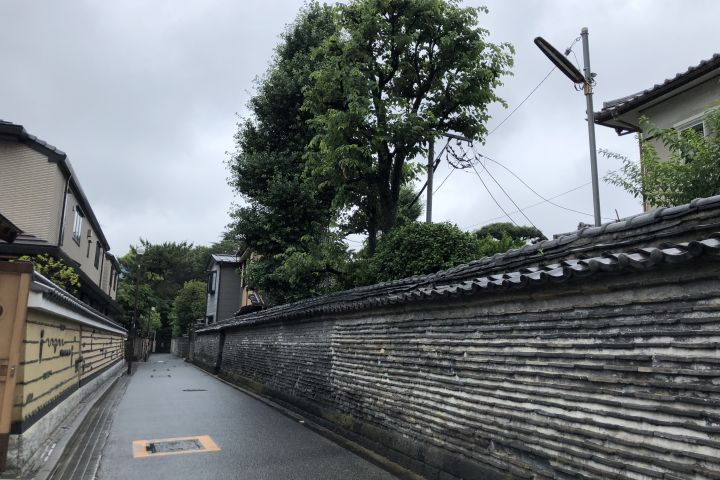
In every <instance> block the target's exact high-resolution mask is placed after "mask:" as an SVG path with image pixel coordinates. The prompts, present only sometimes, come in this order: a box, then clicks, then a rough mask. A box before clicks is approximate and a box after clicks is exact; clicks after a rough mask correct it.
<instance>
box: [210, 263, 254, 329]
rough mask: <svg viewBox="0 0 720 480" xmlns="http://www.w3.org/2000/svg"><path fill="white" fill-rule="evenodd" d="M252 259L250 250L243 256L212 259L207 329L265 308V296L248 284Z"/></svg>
mask: <svg viewBox="0 0 720 480" xmlns="http://www.w3.org/2000/svg"><path fill="white" fill-rule="evenodd" d="M252 257H253V255H252V254H251V252H250V250H249V249H246V250H244V251H243V253H241V254H239V255H231V254H214V255H213V256H212V259H211V262H210V266H209V267H208V279H207V307H206V314H205V324H206V325H209V324H211V323H215V322H218V321H221V320H226V319H228V318H232V317H234V316H235V315H238V314H240V313H245V312H248V311H255V310H259V309H261V308H263V307H264V305H265V302H264V300H263V298H262V297H261V295H260V294H258V293H257V292H255V291H254V290H253V289H252V288H251V287H250V286H249V285H248V282H247V267H248V264H249V262H250V261H251V260H252Z"/></svg>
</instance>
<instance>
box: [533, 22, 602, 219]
mask: <svg viewBox="0 0 720 480" xmlns="http://www.w3.org/2000/svg"><path fill="white" fill-rule="evenodd" d="M580 36H581V37H582V45H583V65H584V68H583V73H580V71H579V70H578V69H577V68H575V66H574V65H573V64H572V63H570V60H568V59H567V58H566V57H565V56H563V55H562V54H561V53H560V52H559V51H557V49H555V47H553V46H552V45H550V44H549V43H548V42H547V41H546V40H545V39H544V38H542V37H537V38H535V45H537V46H538V48H539V49H540V51H542V52H543V53H544V54H545V56H547V57H548V58H549V59H550V61H551V62H552V63H553V64H554V65H555V66H556V67H557V68H558V70H560V71H561V72H562V73H563V74H564V75H565V76H566V77H568V78H569V79H570V81H572V82H573V83H575V84H582V85H583V91H584V93H585V98H586V103H587V122H588V139H589V143H590V169H591V171H592V190H593V211H594V216H595V226H596V227H599V226H600V190H599V186H598V172H597V150H596V147H595V112H594V110H593V99H592V86H593V77H594V74H593V73H592V72H591V71H590V45H589V43H588V29H587V27H583V29H582V30H581V31H580ZM569 52H570V49H568V50H567V51H566V53H569Z"/></svg>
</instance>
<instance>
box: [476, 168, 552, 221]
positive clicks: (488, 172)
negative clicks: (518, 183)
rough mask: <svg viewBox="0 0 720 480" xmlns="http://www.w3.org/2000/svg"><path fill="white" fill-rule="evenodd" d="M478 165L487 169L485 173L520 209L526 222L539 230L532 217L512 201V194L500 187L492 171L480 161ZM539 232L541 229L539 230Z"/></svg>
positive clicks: (513, 202)
mask: <svg viewBox="0 0 720 480" xmlns="http://www.w3.org/2000/svg"><path fill="white" fill-rule="evenodd" d="M478 163H479V164H480V165H482V167H483V169H485V171H486V172H487V174H488V175H490V178H492V181H493V182H495V184H496V185H497V186H498V187H499V188H500V190H502V192H503V193H504V194H505V196H506V197H507V198H508V199H509V200H510V201H511V202H512V204H513V205H515V208H517V209H518V211H519V212H520V213H521V214H522V216H523V217H525V220H527V221H528V222H529V223H530V225H532V226H533V227H535V228H536V229H538V228H537V226H536V225H535V224H534V223H533V221H532V220H530V217H528V216H527V215H526V214H525V212H523V210H522V209H521V208H520V206H519V205H518V204H517V203H515V200H513V199H512V197H511V196H510V194H509V193H507V191H505V189H504V188H503V186H502V185H500V182H498V181H497V179H496V178H495V177H494V176H493V174H492V173H490V170H488V169H487V167H486V166H485V165H484V164H483V163H481V162H479V161H478ZM538 230H539V229H538Z"/></svg>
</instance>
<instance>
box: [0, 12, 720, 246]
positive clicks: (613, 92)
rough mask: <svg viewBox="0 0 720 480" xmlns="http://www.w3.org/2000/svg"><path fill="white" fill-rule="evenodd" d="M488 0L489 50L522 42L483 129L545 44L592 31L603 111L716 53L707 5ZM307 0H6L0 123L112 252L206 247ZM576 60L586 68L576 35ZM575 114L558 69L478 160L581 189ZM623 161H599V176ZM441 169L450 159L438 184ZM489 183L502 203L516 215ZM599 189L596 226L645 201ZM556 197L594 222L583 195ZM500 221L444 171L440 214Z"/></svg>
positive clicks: (549, 184) (469, 180) (553, 211)
mask: <svg viewBox="0 0 720 480" xmlns="http://www.w3.org/2000/svg"><path fill="white" fill-rule="evenodd" d="M483 3H484V4H486V5H487V6H488V7H489V8H490V13H489V14H488V15H483V16H482V25H483V26H484V27H486V28H487V29H488V30H489V31H490V38H491V40H492V41H494V42H496V43H497V42H505V41H507V42H510V43H512V44H513V45H514V46H515V48H516V56H515V66H514V67H513V72H514V76H512V77H508V78H507V79H506V80H505V85H504V87H503V88H502V89H501V91H500V94H501V96H502V97H503V98H504V99H505V100H507V102H508V103H509V104H510V108H509V109H508V110H504V109H502V108H500V107H493V108H492V113H493V119H492V120H491V121H490V123H489V125H488V127H489V129H491V130H492V129H493V128H494V126H495V125H497V124H498V123H499V122H500V121H501V120H502V119H503V118H504V117H505V116H506V115H507V114H508V113H509V111H510V110H511V109H512V108H514V107H515V106H516V105H517V104H518V103H519V102H521V101H522V99H523V98H525V97H526V96H527V95H528V93H529V92H530V91H531V90H532V89H533V88H534V87H535V86H536V85H537V84H538V83H539V82H540V81H541V80H542V79H543V77H545V75H546V74H547V73H548V72H549V71H550V70H551V68H552V66H551V64H550V63H549V62H548V60H547V59H546V58H545V57H544V56H543V55H542V54H541V53H540V51H539V50H538V49H537V48H536V47H535V46H534V44H533V39H534V38H535V37H536V36H538V35H540V36H543V37H544V38H545V39H547V40H548V41H549V42H551V43H552V44H554V45H555V46H556V47H558V48H559V49H564V48H565V47H567V46H568V45H570V44H571V43H572V42H573V40H574V39H575V38H576V37H578V36H579V32H580V29H581V27H583V26H587V27H588V28H589V30H590V48H591V60H592V69H593V71H594V72H596V73H597V86H596V89H595V107H596V108H595V110H599V109H600V108H601V106H602V102H603V101H607V100H611V99H614V98H617V97H621V96H625V95H627V94H630V93H633V92H636V91H638V90H642V89H644V88H647V87H650V86H651V85H653V84H654V83H658V82H661V81H662V80H664V79H665V78H667V77H671V76H674V75H675V74H676V73H678V72H681V71H684V70H685V69H686V68H687V67H688V66H690V65H695V64H697V63H699V61H700V60H703V59H706V58H709V57H710V56H712V54H713V53H715V52H716V51H717V48H718V47H717V45H718V44H720V42H719V40H720V33H719V30H718V29H717V19H718V18H720V2H717V1H716V0H705V1H702V0H694V1H692V2H681V1H679V0H676V1H659V0H643V1H625V0H616V1H609V0H607V1H592V2H590V1H587V0H582V1H569V0H557V1H529V0H522V1H521V0H516V1H507V0H494V1H489V2H483ZM301 4H302V2H299V1H288V0H284V1H272V0H263V1H254V0H253V1H251V0H245V1H237V0H197V1H183V0H155V1H148V0H122V1H117V2H108V1H105V0H91V1H75V0H66V1H63V2H58V1H55V0H45V1H31V2H30V1H27V0H0V118H2V119H4V120H7V121H11V122H15V123H20V124H22V125H24V126H25V127H26V129H27V130H28V131H29V132H30V133H32V134H35V135H37V136H38V137H40V138H41V139H43V140H45V141H47V142H49V143H51V144H53V145H55V146H57V147H58V148H60V149H61V150H63V151H65V152H66V153H67V154H68V156H69V158H70V160H71V162H72V164H73V166H74V169H75V171H76V172H77V174H78V177H79V179H80V182H81V184H82V185H83V188H84V190H85V192H86V194H87V196H88V197H89V199H90V202H91V204H92V206H93V209H94V210H95V213H96V215H97V217H98V219H99V220H100V222H101V224H102V227H103V230H104V232H105V234H106V236H107V237H108V240H109V241H110V244H111V246H112V252H113V253H115V254H116V255H123V254H124V253H126V252H127V250H128V246H129V245H130V244H131V243H132V244H136V243H137V241H138V238H139V237H143V238H146V239H148V240H150V241H151V242H153V243H157V242H163V241H181V240H188V241H191V242H193V243H195V244H209V243H211V242H213V241H215V240H217V239H218V238H219V235H220V234H221V232H222V231H223V229H224V227H225V225H226V224H227V223H228V221H229V217H228V210H229V208H230V206H231V204H232V202H233V201H239V199H236V198H234V195H233V192H232V190H231V189H230V187H228V186H227V183H226V177H227V170H226V168H225V165H224V162H225V160H226V159H227V155H226V153H225V152H227V151H231V150H232V149H233V134H234V132H235V129H236V127H235V124H236V121H237V115H238V114H239V115H243V114H244V113H246V109H245V105H246V103H247V100H248V99H249V97H250V96H251V94H252V92H253V88H254V83H253V79H254V78H255V77H256V76H258V75H261V74H262V73H263V72H264V71H265V69H266V68H267V65H268V61H269V59H270V58H271V55H272V50H273V48H274V46H275V45H276V44H277V42H278V35H279V34H280V33H281V32H282V31H283V29H284V26H285V25H286V24H287V23H288V22H290V21H292V19H293V18H294V17H295V15H296V13H297V11H298V9H299V8H300V6H301ZM479 4H481V3H478V2H474V1H468V2H466V5H479ZM574 51H575V52H576V54H577V58H578V60H579V61H580V62H582V48H581V46H580V43H578V44H576V45H575V47H574ZM584 118H585V98H584V96H583V95H582V93H581V92H576V91H575V90H573V87H572V85H571V84H570V82H569V80H567V79H566V78H565V77H564V76H563V75H562V74H560V73H559V72H557V71H555V72H554V73H553V74H551V75H550V77H549V78H548V79H547V81H545V82H544V83H543V84H542V85H541V86H540V87H539V88H538V90H537V91H536V92H535V94H534V95H533V96H532V97H531V98H530V99H529V100H528V101H527V102H526V103H525V104H524V105H523V106H522V107H521V108H520V109H519V110H518V111H517V112H516V113H515V114H514V115H513V116H512V117H511V118H510V119H508V120H507V122H505V123H504V124H503V125H502V127H501V128H499V129H498V130H497V131H496V132H495V133H493V134H492V135H491V136H490V137H489V138H488V139H487V142H486V144H485V145H484V146H478V150H479V151H481V152H482V153H483V154H485V155H487V156H489V157H491V158H493V159H495V160H497V161H499V162H502V163H503V164H504V165H506V166H507V167H508V168H510V169H512V170H513V171H514V172H516V173H517V174H518V175H519V176H521V177H522V178H523V179H524V180H525V181H526V182H527V183H528V184H529V185H530V186H532V187H533V188H534V189H536V190H537V191H538V192H539V193H541V194H542V195H544V196H546V197H550V196H554V195H557V194H560V193H563V192H566V191H568V190H571V189H573V188H576V187H579V186H582V185H585V184H587V183H588V182H589V181H590V167H589V160H588V158H589V154H588V144H587V126H586V123H585V121H584ZM597 144H598V147H599V148H607V149H610V150H613V151H617V152H619V153H624V154H627V155H629V156H631V157H632V158H637V156H638V153H637V152H638V148H637V143H636V140H635V139H634V138H633V137H632V136H625V137H618V136H617V135H616V134H615V132H614V131H613V130H610V129H608V128H604V127H597ZM618 165H619V164H618V162H617V161H615V160H608V159H605V158H603V157H600V158H599V170H600V173H601V175H602V174H604V173H605V172H607V171H608V170H610V169H615V168H617V167H618ZM488 169H489V170H490V172H491V173H492V174H493V175H494V176H495V177H496V178H497V180H498V182H499V183H500V184H501V185H502V186H503V187H504V188H505V190H506V191H507V192H508V194H509V195H510V196H511V197H512V198H513V200H514V201H515V202H516V203H517V204H518V205H520V207H523V208H524V207H526V206H529V205H532V204H534V203H537V202H538V201H539V198H538V197H537V196H536V195H535V194H534V193H532V192H531V191H530V190H528V189H527V188H526V187H525V186H523V185H522V184H521V183H519V182H518V181H517V180H516V179H514V178H513V177H512V176H511V175H510V174H509V173H507V172H506V171H504V170H502V168H501V167H498V166H496V165H494V164H491V163H489V164H488ZM448 173H449V170H448V167H447V165H445V164H442V165H441V166H440V167H439V169H438V172H437V177H436V178H437V180H436V183H435V185H439V183H440V182H441V181H442V180H443V179H444V178H445V176H446V175H447V174H448ZM1 174H2V172H1V171H0V175H1ZM484 175H485V177H486V182H487V183H488V187H490V189H491V190H492V191H493V193H494V194H495V196H496V198H497V199H498V201H500V202H501V203H502V205H503V207H504V208H505V209H506V210H507V211H508V212H510V211H513V210H515V208H514V207H513V205H512V203H511V202H510V200H508V198H507V197H505V196H504V195H503V193H502V192H501V191H500V190H499V189H498V188H497V186H495V185H494V184H492V182H491V181H490V182H488V181H487V175H486V174H484ZM600 196H601V205H602V214H603V216H604V217H615V215H616V210H617V213H618V214H619V215H620V216H621V217H623V216H628V215H632V214H634V213H637V212H639V211H640V209H641V207H640V204H639V202H638V201H637V200H635V199H633V198H631V197H629V196H628V195H627V194H625V193H624V192H622V191H619V190H618V189H617V188H616V187H612V186H610V185H607V184H604V183H603V182H601V189H600ZM555 202H557V203H559V204H561V205H565V206H568V207H571V208H573V209H576V210H581V211H584V212H588V213H592V197H591V188H590V186H589V185H585V186H583V187H582V188H579V189H578V190H575V191H574V192H572V193H569V194H567V195H563V196H560V197H558V198H557V199H555ZM525 213H526V215H527V216H528V217H529V218H530V220H531V221H532V222H533V223H535V224H536V225H537V226H538V227H539V228H540V229H541V230H543V231H544V232H545V234H546V235H548V236H550V235H552V234H553V233H558V232H566V231H571V230H574V229H575V228H576V226H577V224H578V222H580V221H585V222H589V223H591V222H592V217H591V216H583V215H579V214H574V213H570V212H567V211H565V210H562V209H559V208H557V207H555V206H552V205H549V204H543V205H539V206H535V207H532V208H528V209H526V210H525ZM501 215H502V212H501V211H500V209H499V208H498V207H497V206H496V205H495V203H494V202H493V201H492V200H491V198H490V196H489V194H488V193H487V192H486V191H485V189H484V188H483V186H482V184H481V183H480V181H479V179H478V178H477V176H475V174H474V172H472V171H471V173H466V172H463V171H457V172H455V173H453V174H452V175H451V176H450V178H449V179H448V180H447V181H446V182H445V184H444V185H443V186H442V187H441V188H440V189H439V190H438V192H437V194H436V196H435V201H434V219H435V220H437V221H444V220H447V221H451V222H453V223H456V224H458V225H459V226H461V227H463V228H477V227H479V226H481V225H483V224H485V223H489V222H492V221H502V220H503V218H502V217H501ZM513 217H514V218H515V220H516V221H517V222H518V223H525V224H527V221H526V220H525V218H524V217H522V216H521V215H519V214H516V215H513Z"/></svg>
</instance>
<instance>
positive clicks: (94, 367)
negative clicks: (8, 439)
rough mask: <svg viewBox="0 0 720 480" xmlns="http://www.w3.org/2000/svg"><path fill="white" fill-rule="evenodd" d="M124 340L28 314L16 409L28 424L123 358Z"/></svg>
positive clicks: (47, 316)
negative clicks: (93, 376)
mask: <svg viewBox="0 0 720 480" xmlns="http://www.w3.org/2000/svg"><path fill="white" fill-rule="evenodd" d="M123 345H124V338H123V337H122V336H120V335H118V334H114V333H109V332H105V331H101V330H98V329H93V328H90V327H87V326H82V325H80V324H78V323H75V322H72V321H69V320H67V319H63V318H60V317H57V316H54V315H52V314H49V313H46V312H41V311H38V310H32V309H31V310H28V317H27V324H26V334H25V340H24V341H23V352H22V357H21V362H20V369H19V372H18V382H17V386H16V388H15V401H14V404H13V414H12V421H13V422H18V421H20V422H24V421H26V420H27V419H28V418H30V417H32V416H33V415H37V414H39V413H40V410H41V409H43V407H46V406H48V405H49V404H50V403H52V402H53V401H55V400H57V399H58V397H60V396H61V395H63V394H70V393H72V392H73V391H74V390H76V389H77V388H78V387H79V386H80V382H81V381H82V380H85V379H87V378H88V377H90V376H91V375H93V374H94V373H96V372H99V371H101V370H102V369H104V368H105V367H108V366H110V365H111V364H113V363H115V362H116V361H118V360H121V359H122V358H123Z"/></svg>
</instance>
